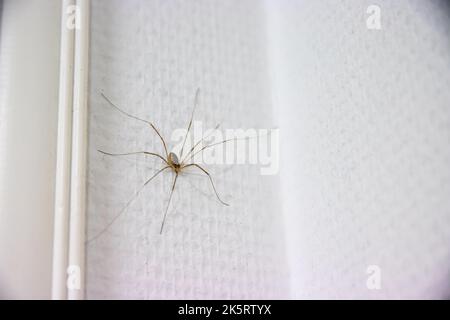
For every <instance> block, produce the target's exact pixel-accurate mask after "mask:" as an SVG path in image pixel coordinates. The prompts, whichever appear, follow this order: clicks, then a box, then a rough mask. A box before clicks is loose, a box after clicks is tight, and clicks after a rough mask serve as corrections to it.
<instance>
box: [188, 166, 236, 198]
mask: <svg viewBox="0 0 450 320" xmlns="http://www.w3.org/2000/svg"><path fill="white" fill-rule="evenodd" d="M187 167H197V168H198V169H200V170H201V171H203V173H205V174H206V175H207V176H208V178H209V181H210V182H211V185H212V187H213V189H214V193H215V194H216V197H217V199H219V201H220V203H222V204H223V205H224V206H229V204H228V203H226V202H223V201H222V199H220V197H219V194H218V193H217V190H216V187H215V185H214V182H213V179H212V177H211V175H210V174H209V172H208V171H206V170H205V169H203V168H202V167H201V166H199V165H198V164H196V163H191V164H187V165H185V166H184V167H182V169H184V168H187Z"/></svg>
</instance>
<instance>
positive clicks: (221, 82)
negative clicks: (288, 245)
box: [86, 0, 289, 299]
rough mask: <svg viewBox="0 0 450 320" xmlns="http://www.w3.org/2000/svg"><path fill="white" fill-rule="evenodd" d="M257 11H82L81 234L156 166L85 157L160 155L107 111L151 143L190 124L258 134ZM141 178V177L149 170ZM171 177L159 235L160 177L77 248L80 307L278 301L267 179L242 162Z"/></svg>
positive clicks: (261, 73)
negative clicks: (84, 300)
mask: <svg viewBox="0 0 450 320" xmlns="http://www.w3.org/2000/svg"><path fill="white" fill-rule="evenodd" d="M263 4H264V3H263V2H260V1H195V2H194V1H184V0H183V1H122V0H120V1H93V2H92V15H91V19H92V21H91V26H92V30H91V69H90V109H91V117H90V131H89V133H90V136H89V138H90V148H89V173H88V179H89V183H88V238H91V237H93V236H95V235H96V234H97V233H98V232H99V231H100V230H102V228H103V227H104V226H105V225H106V224H107V223H108V222H110V221H111V219H112V218H113V217H114V216H115V215H116V214H117V213H118V212H119V211H120V210H121V208H122V207H123V206H124V205H125V204H126V203H127V201H129V199H130V198H131V197H132V195H133V193H134V192H135V190H136V189H137V188H139V187H140V186H141V185H142V183H143V182H144V181H145V180H146V178H148V177H150V175H151V174H152V173H154V172H155V169H156V168H159V167H161V161H155V160H153V159H148V160H145V159H144V158H142V157H140V156H136V157H133V156H132V157H129V158H128V159H119V158H108V157H105V156H102V155H101V154H99V153H98V152H97V151H96V150H97V149H102V150H106V151H110V152H131V151H138V150H141V149H146V150H149V151H152V150H154V151H158V152H162V148H161V146H160V144H159V141H158V139H157V137H156V136H155V134H153V133H152V132H151V130H150V129H149V128H148V127H146V126H145V125H142V124H141V123H139V122H136V121H134V120H130V119H128V118H126V117H124V116H123V115H121V114H119V113H118V112H117V111H115V110H114V109H112V108H110V107H109V106H108V105H107V103H106V102H105V101H104V100H103V99H102V98H101V96H100V92H101V91H104V92H105V94H107V95H108V96H109V97H110V98H111V99H112V100H114V101H115V102H116V103H117V104H118V105H120V106H121V107H122V108H123V109H126V110H127V111H128V112H130V113H133V114H135V115H136V116H140V117H144V118H146V119H148V120H151V121H153V122H154V123H155V124H156V125H157V126H158V127H159V128H160V129H161V131H162V133H163V135H164V136H165V137H170V135H171V133H172V131H173V130H174V129H177V128H185V127H186V126H187V122H188V120H189V116H190V113H191V109H192V103H193V96H194V94H195V90H196V88H197V87H200V88H201V99H200V100H201V102H200V105H199V107H198V109H197V114H196V119H197V120H202V121H203V122H204V127H209V128H212V127H214V126H215V125H216V123H219V122H221V123H222V127H223V128H272V127H274V125H275V124H274V123H273V122H272V118H273V117H272V114H271V95H270V78H269V75H268V70H269V69H268V65H267V55H266V52H267V51H266V50H267V47H266V46H267V39H266V32H265V28H266V21H265V11H264V6H263ZM152 168H154V169H152ZM208 168H209V169H210V170H211V172H212V174H213V177H214V179H215V180H216V185H217V189H218V191H219V192H220V193H221V194H222V195H223V197H224V198H225V200H226V201H228V202H229V203H230V204H231V206H230V207H224V206H222V205H221V204H220V203H218V202H217V200H216V199H215V197H214V195H213V194H212V190H211V188H210V185H209V182H208V180H207V179H206V178H204V177H198V176H186V177H181V178H180V179H179V184H178V186H177V191H176V193H175V195H174V198H173V206H172V209H171V210H170V211H169V214H168V218H167V221H166V225H165V230H164V233H163V235H159V228H160V225H161V220H162V215H163V211H164V208H165V204H166V201H167V198H168V195H169V189H170V183H171V180H172V176H171V175H170V174H169V173H165V174H164V175H163V176H161V177H159V178H157V179H156V180H154V181H153V182H151V184H149V185H148V186H147V188H146V189H145V190H144V191H143V192H142V193H141V194H140V196H139V197H138V198H137V199H136V201H135V202H133V204H132V205H131V206H130V207H129V208H128V210H127V212H126V213H125V214H124V215H122V216H121V217H120V218H119V219H118V220H117V221H116V222H115V223H114V224H113V225H112V226H111V228H109V229H108V231H107V232H106V233H104V234H103V235H102V236H101V237H100V238H98V239H97V240H95V241H94V242H92V243H91V244H89V245H88V246H87V279H86V280H87V297H88V298H152V299H162V298H236V299H238V298H281V297H287V296H288V293H289V292H288V281H289V278H288V276H287V274H286V270H287V268H286V259H285V255H284V248H285V245H284V238H283V236H282V235H283V234H282V230H281V222H282V219H281V218H280V217H281V212H280V203H279V201H278V189H279V185H278V178H277V177H276V176H275V177H267V176H266V177H263V176H260V174H259V168H258V167H256V166H242V165H238V166H220V165H213V166H209V167H208Z"/></svg>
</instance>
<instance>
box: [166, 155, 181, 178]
mask: <svg viewBox="0 0 450 320" xmlns="http://www.w3.org/2000/svg"><path fill="white" fill-rule="evenodd" d="M167 163H168V164H169V166H170V168H171V169H172V170H173V171H175V173H180V171H181V169H182V166H181V164H180V161H179V160H178V157H177V155H176V154H175V153H173V152H171V153H169V156H168V157H167Z"/></svg>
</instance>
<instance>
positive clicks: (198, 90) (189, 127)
mask: <svg viewBox="0 0 450 320" xmlns="http://www.w3.org/2000/svg"><path fill="white" fill-rule="evenodd" d="M199 94H200V88H197V91H196V92H195V99H194V109H192V114H191V120H190V121H189V125H188V129H187V131H186V136H185V137H184V141H183V145H182V146H181V151H180V158H182V157H183V150H184V145H185V144H186V139H187V136H188V134H189V131H190V130H191V126H192V120H193V119H194V113H195V109H196V108H197V105H198V95H199Z"/></svg>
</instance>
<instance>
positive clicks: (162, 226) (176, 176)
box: [159, 172, 178, 234]
mask: <svg viewBox="0 0 450 320" xmlns="http://www.w3.org/2000/svg"><path fill="white" fill-rule="evenodd" d="M177 179H178V172H177V173H175V178H174V179H173V184H172V189H171V190H170V196H169V201H168V202H167V207H166V211H165V212H164V217H163V221H162V223H161V230H160V231H159V234H162V231H163V228H164V223H165V222H166V216H167V211H169V206H170V201H171V200H172V195H173V190H174V189H175V184H176V183H177Z"/></svg>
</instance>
